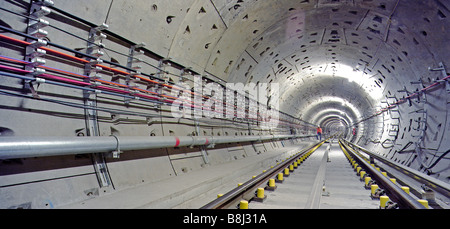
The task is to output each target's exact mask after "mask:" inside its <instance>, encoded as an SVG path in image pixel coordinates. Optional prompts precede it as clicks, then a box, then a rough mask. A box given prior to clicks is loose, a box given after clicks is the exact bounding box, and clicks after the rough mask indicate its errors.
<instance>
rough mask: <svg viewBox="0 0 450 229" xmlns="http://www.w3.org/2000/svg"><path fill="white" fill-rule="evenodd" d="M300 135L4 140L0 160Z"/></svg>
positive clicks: (31, 138) (1, 142)
mask: <svg viewBox="0 0 450 229" xmlns="http://www.w3.org/2000/svg"><path fill="white" fill-rule="evenodd" d="M306 137H311V136H299V135H267V136H236V137H228V136H202V137H194V136H180V137H175V136H167V137H125V136H124V137H122V136H101V137H1V138H0V160H5V159H17V158H30V157H47V156H61V155H76V154H90V153H110V152H114V151H132V150H145V149H157V148H168V147H185V146H192V147H193V146H214V145H217V144H225V143H238V142H254V141H267V140H283V139H291V138H306Z"/></svg>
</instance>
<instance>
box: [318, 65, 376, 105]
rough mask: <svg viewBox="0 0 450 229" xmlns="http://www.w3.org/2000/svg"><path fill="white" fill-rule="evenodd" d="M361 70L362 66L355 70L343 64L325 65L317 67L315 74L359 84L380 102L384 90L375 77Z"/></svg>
mask: <svg viewBox="0 0 450 229" xmlns="http://www.w3.org/2000/svg"><path fill="white" fill-rule="evenodd" d="M360 68H361V66H360V65H357V66H356V67H355V68H353V67H351V66H349V65H346V64H341V63H333V64H323V65H320V66H319V67H317V68H316V70H315V72H313V74H314V75H322V76H323V75H325V76H333V77H341V78H345V79H347V80H348V82H349V83H352V82H354V83H356V84H358V85H359V86H360V87H361V88H363V89H364V90H366V91H367V94H368V95H369V96H370V97H371V98H372V99H374V100H375V101H379V100H380V99H381V98H382V96H383V88H382V87H380V86H378V85H376V83H375V81H374V80H373V79H372V77H373V76H370V75H369V74H367V72H365V71H364V70H361V69H360ZM322 69H323V70H322Z"/></svg>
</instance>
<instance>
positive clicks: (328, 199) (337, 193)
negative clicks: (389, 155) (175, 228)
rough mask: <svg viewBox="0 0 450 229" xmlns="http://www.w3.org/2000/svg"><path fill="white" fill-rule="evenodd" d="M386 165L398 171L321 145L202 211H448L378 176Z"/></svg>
mask: <svg viewBox="0 0 450 229" xmlns="http://www.w3.org/2000/svg"><path fill="white" fill-rule="evenodd" d="M363 150H364V151H363ZM375 158H377V159H376V160H375ZM378 164H380V165H381V164H382V167H381V166H378ZM386 165H387V166H389V167H391V168H390V169H398V168H399V167H398V166H397V167H396V165H395V164H389V163H388V162H387V161H383V162H381V158H378V156H376V154H373V153H370V152H369V151H367V150H365V149H363V148H361V147H359V146H356V145H353V144H351V143H349V142H347V141H345V140H343V139H339V140H338V139H327V140H325V141H323V142H320V143H318V144H316V145H314V146H312V147H310V148H306V149H303V150H301V151H299V152H298V153H297V154H295V155H293V156H291V157H290V158H286V159H285V160H284V161H283V162H281V163H279V164H277V165H276V166H272V167H271V168H270V169H268V170H266V171H264V172H263V173H261V174H260V175H258V176H256V177H254V178H252V179H251V180H248V181H247V182H245V183H243V184H242V185H240V186H238V187H236V188H235V189H233V190H231V191H229V192H227V193H225V194H224V195H221V196H220V197H218V198H217V199H215V200H213V201H211V202H210V203H209V204H206V205H205V206H203V207H202V209H236V208H240V209H247V208H250V209H327V208H328V209H332V208H337V209H344V208H350V209H427V208H448V205H446V204H445V203H444V204H441V205H439V204H437V203H436V201H434V200H433V199H428V200H427V195H426V193H425V194H424V195H420V192H419V191H417V190H416V188H410V187H407V186H406V184H407V183H408V182H405V181H403V180H404V177H403V176H400V177H396V176H394V173H392V172H386V170H384V168H385V167H386ZM380 167H381V168H380ZM400 170H405V168H400ZM405 171H406V170H405ZM413 176H415V177H416V179H418V181H422V182H423V181H428V182H425V183H424V184H426V185H428V186H430V187H431V188H434V190H437V191H439V194H440V195H443V196H446V195H447V194H448V191H449V190H450V189H449V187H448V185H447V184H445V183H441V182H436V181H435V180H434V179H432V178H430V177H428V176H427V175H425V174H414V175H413ZM417 177H418V178H417ZM416 186H417V185H416ZM422 187H423V186H422ZM422 191H423V190H422ZM446 197H447V198H449V197H448V196H446ZM429 202H430V203H429Z"/></svg>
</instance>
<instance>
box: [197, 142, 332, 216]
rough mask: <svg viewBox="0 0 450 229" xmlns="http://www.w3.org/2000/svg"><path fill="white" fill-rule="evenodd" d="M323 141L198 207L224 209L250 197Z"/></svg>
mask: <svg viewBox="0 0 450 229" xmlns="http://www.w3.org/2000/svg"><path fill="white" fill-rule="evenodd" d="M325 141H327V140H324V141H322V142H319V143H317V144H314V145H313V146H310V147H308V148H306V149H303V150H301V152H299V153H298V154H296V155H295V157H292V158H289V159H288V160H286V161H284V162H282V163H280V164H279V165H276V166H274V167H273V168H271V169H269V170H267V171H266V172H263V173H261V174H259V175H258V176H256V177H255V178H253V179H251V180H249V181H247V182H245V183H244V184H242V185H241V186H239V187H237V188H234V189H233V190H231V191H229V192H228V193H226V194H224V195H223V196H221V197H219V198H217V199H215V200H213V201H211V202H210V203H208V204H206V205H205V206H203V207H201V208H200V209H224V208H228V207H230V206H234V205H235V204H236V202H237V201H239V200H240V199H246V198H247V199H248V197H249V196H250V197H252V196H254V192H255V189H256V188H258V187H260V186H262V185H264V184H266V183H267V181H268V180H269V179H271V178H272V177H274V176H276V175H277V174H278V173H280V172H281V171H283V170H284V169H285V168H286V167H289V165H290V164H292V163H294V161H296V160H298V159H299V158H300V157H302V156H303V155H304V154H306V153H307V152H309V151H313V150H316V149H318V148H319V147H320V146H321V145H322V144H323V143H325Z"/></svg>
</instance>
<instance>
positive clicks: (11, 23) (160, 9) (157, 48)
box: [0, 0, 450, 207]
mask: <svg viewBox="0 0 450 229" xmlns="http://www.w3.org/2000/svg"><path fill="white" fill-rule="evenodd" d="M0 7H2V8H3V9H6V10H9V11H11V12H13V13H19V14H21V15H29V12H30V9H29V7H30V4H29V2H28V1H18V2H6V1H4V2H2V3H0ZM54 7H55V8H58V9H61V10H63V11H66V12H68V13H70V14H73V15H75V16H78V17H80V18H82V19H84V20H86V21H88V22H91V23H92V24H94V25H101V24H102V23H106V24H107V25H108V26H109V27H108V29H107V30H108V31H111V32H113V33H115V34H118V35H120V36H122V37H123V38H125V39H126V40H129V41H131V42H133V43H134V44H139V43H141V42H144V43H145V44H146V45H145V53H144V55H143V56H142V59H143V60H144V63H141V64H140V65H141V68H139V69H138V70H139V71H140V72H142V73H147V74H148V75H149V76H154V77H158V78H159V79H162V80H164V81H165V82H166V83H167V82H174V83H181V82H184V83H187V85H188V87H193V86H195V85H193V83H194V81H193V80H192V79H193V77H194V76H203V79H204V81H208V82H211V81H214V82H217V83H220V84H225V83H244V84H246V85H248V84H252V85H254V86H261V85H263V86H264V87H267V88H265V89H266V90H267V91H266V93H267V95H266V97H267V98H270V97H272V98H274V99H273V100H272V102H273V103H275V104H276V105H278V108H279V110H280V111H282V112H283V115H281V118H282V119H284V120H286V121H287V123H288V124H289V125H279V126H278V128H269V129H268V128H261V127H260V126H258V125H257V124H255V123H254V122H249V121H248V120H247V121H246V120H243V121H241V122H230V121H229V120H224V119H217V120H200V123H198V122H196V121H195V120H189V119H174V118H172V117H170V115H169V112H167V111H168V110H170V107H169V106H164V105H163V106H161V107H160V106H158V104H151V105H149V104H147V103H131V104H124V101H125V100H126V98H116V97H114V96H109V95H97V97H96V101H97V103H98V104H99V105H101V106H102V107H104V108H108V109H119V110H120V109H125V110H126V111H127V112H128V113H130V112H135V113H133V114H131V115H130V114H119V113H117V114H115V113H114V112H110V111H107V112H102V111H99V112H98V114H97V115H98V117H97V118H98V121H99V127H98V132H99V133H98V135H100V136H108V135H120V136H186V135H208V136H214V135H221V136H228V135H229V136H233V135H234V136H245V135H255V134H256V135H267V134H288V133H292V130H293V129H295V132H296V133H297V134H299V133H301V134H305V135H308V134H314V126H316V125H322V126H323V127H330V128H331V127H335V128H337V126H340V127H341V124H342V126H343V127H342V128H344V129H345V131H346V132H345V134H346V136H347V138H348V139H350V140H352V141H353V142H355V143H357V144H360V145H361V146H363V147H366V148H368V149H370V150H373V151H376V152H378V153H380V154H381V155H384V156H386V157H387V158H389V159H391V160H394V161H397V162H399V163H402V164H405V165H408V166H410V167H412V168H414V169H417V170H420V171H422V172H425V173H428V174H429V175H432V176H434V177H437V178H438V179H441V180H443V181H446V182H449V177H450V173H449V171H448V165H449V159H448V156H446V152H448V149H449V148H450V144H449V143H448V137H447V135H448V130H449V128H450V126H449V125H450V123H449V122H447V117H449V114H448V92H447V89H448V83H446V82H438V80H439V79H443V78H445V77H446V75H445V73H443V72H444V71H430V70H429V67H430V68H432V69H436V68H438V67H439V64H440V63H443V65H444V68H445V66H446V65H448V61H447V60H448V59H449V57H450V56H449V53H450V46H448V45H446V44H448V42H449V38H448V37H449V36H448V35H449V33H448V31H449V19H448V18H449V15H450V11H449V9H450V5H449V3H448V2H446V1H439V0H435V1H406V0H400V1H397V0H390V1H387V0H369V1H368V0H360V1H346V0H341V1H328V0H306V1H293V0H278V1H256V0H246V1H241V0H239V1H219V0H217V1H215V0H213V1H206V0H183V1H171V3H170V4H167V1H163V0H160V1H129V0H126V1H125V0H114V1H111V0H102V1H95V2H94V3H93V2H92V1H88V0H80V1H68V0H55V1H54ZM13 13H10V12H7V11H4V10H2V22H3V23H2V26H5V27H8V28H12V29H14V30H17V31H20V32H25V33H26V31H27V27H28V26H27V20H26V18H23V17H20V16H18V15H15V14H13ZM3 15H4V16H3ZM44 18H45V19H46V20H48V21H49V22H50V25H52V26H54V27H46V28H45V30H47V31H48V35H47V36H46V39H47V40H48V41H50V42H53V43H56V44H61V45H64V46H65V47H68V48H70V49H75V50H79V51H80V52H86V51H87V50H86V45H87V43H86V40H81V39H79V38H77V37H74V36H73V35H68V34H67V33H65V32H64V31H67V32H70V33H72V34H74V35H76V36H79V37H81V38H84V39H88V37H89V30H90V29H91V26H88V25H86V24H85V23H82V22H80V21H77V20H73V19H68V17H66V16H64V15H61V14H60V13H51V14H49V15H47V16H46V17H44ZM58 29H61V30H58ZM2 34H4V35H8V36H11V37H15V38H17V39H22V40H24V38H23V37H21V36H18V35H14V34H11V33H8V32H4V31H2ZM1 42H2V43H1V44H2V49H1V53H0V54H1V55H2V56H8V57H12V58H16V59H20V60H24V53H25V50H24V49H23V47H21V46H20V45H17V44H11V43H10V42H7V41H5V40H4V39H2V41H1ZM102 43H103V44H104V46H105V47H106V48H108V49H104V50H103V51H104V53H105V55H103V56H102V58H103V59H105V60H108V61H111V62H117V63H119V64H121V65H123V66H126V65H127V64H130V63H129V61H128V57H127V56H126V55H123V54H129V52H130V50H131V49H130V46H131V45H130V44H129V43H126V42H124V41H123V40H118V39H115V38H111V37H109V38H107V39H103V40H102ZM114 51H116V52H119V53H122V54H119V53H116V52H114ZM46 61H47V65H49V66H52V67H54V68H58V69H63V70H66V71H71V72H76V73H79V74H84V73H85V69H84V68H85V65H84V64H82V63H76V62H75V61H71V60H65V59H64V58H61V57H57V56H49V55H47V56H46ZM6 65H10V66H14V67H17V66H15V65H14V64H12V63H7V64H6ZM108 66H110V67H113V68H114V66H112V65H108ZM131 66H133V65H131ZM446 69H448V68H446ZM101 75H102V79H105V80H111V81H112V82H117V83H123V84H125V83H130V82H125V79H124V78H121V77H118V75H119V74H116V73H114V72H113V73H105V72H101ZM114 79H116V80H114ZM186 79H187V80H186ZM436 82H438V85H435V86H433V87H432V88H430V89H429V90H426V91H425V92H424V93H420V94H419V95H418V96H414V97H412V98H411V99H404V98H405V97H408V96H409V95H411V94H413V93H416V92H418V91H420V90H423V89H424V88H427V87H428V86H430V85H433V84H434V83H436ZM1 83H2V85H3V87H2V91H8V92H11V91H12V92H14V93H23V91H22V90H23V89H22V87H23V84H22V81H21V80H17V79H11V78H6V77H3V78H2V79H1ZM140 83H142V81H141V82H131V84H135V85H139V84H140ZM274 83H277V84H278V90H277V91H275V90H273V91H272V89H271V88H270V87H269V85H270V84H274ZM146 89H148V90H155V91H156V90H165V89H164V88H162V89H161V87H158V85H156V84H155V85H151V84H148V85H147V88H146ZM166 89H167V88H166ZM37 90H38V94H41V95H44V96H47V97H48V98H58V99H62V100H64V101H65V102H80V101H82V100H83V95H82V93H80V91H79V90H76V89H73V88H72V89H61V88H58V87H54V86H51V85H48V84H42V85H38V87H37ZM172 92H173V91H170V90H169V91H167V93H172ZM25 94H26V93H25ZM61 94H63V95H64V96H63V97H62V98H61V97H60V96H59V95H61ZM44 96H43V97H44ZM277 98H278V99H277ZM274 100H276V101H274ZM403 100H404V102H403ZM1 101H2V108H3V109H2V110H1V113H2V119H1V121H2V124H1V125H0V127H1V128H2V129H1V130H0V131H1V134H2V135H3V136H4V135H14V136H84V135H89V130H88V129H87V128H86V121H85V117H86V113H85V110H84V109H80V108H77V107H70V106H65V105H63V104H54V103H44V102H39V101H34V100H30V99H23V98H17V97H10V96H6V95H5V94H4V93H3V94H2V95H1ZM397 104H398V105H397ZM386 107H388V108H389V109H385V108H386ZM136 113H140V114H141V115H135V114H136ZM142 113H145V115H142ZM161 115H162V116H161ZM342 120H344V121H342ZM352 128H356V135H355V136H353V134H352ZM325 131H326V130H325ZM291 143H293V142H291ZM283 144H285V143H283ZM283 144H282V143H281V142H265V143H261V144H246V145H245V144H244V145H240V144H234V145H229V146H226V147H225V146H223V147H218V148H215V149H207V154H208V155H209V157H210V160H211V163H223V162H226V161H229V160H233V159H239V158H242V157H244V156H245V155H247V156H249V155H253V154H254V155H257V154H259V153H261V152H264V151H265V150H269V149H270V147H281V146H282V145H283ZM201 154H202V150H200V149H198V148H194V149H188V148H182V149H161V150H157V151H152V155H156V156H154V157H151V158H148V157H147V156H145V155H146V154H145V152H138V153H135V154H133V156H129V155H127V154H124V156H123V157H122V158H121V159H120V160H119V161H114V160H111V159H105V160H106V161H107V162H108V163H107V165H108V166H109V171H110V173H111V174H110V177H112V179H113V180H114V179H116V182H115V185H116V186H117V187H116V188H120V187H125V186H133V185H136V184H137V183H139V182H144V181H145V182H149V181H154V180H158V179H163V178H165V177H170V176H173V175H176V174H178V173H180V174H181V173H184V172H189V171H191V170H196V169H201V168H202V167H203V166H205V165H204V164H205V163H204V161H203V160H202V157H201ZM243 155H244V156H243ZM30 160H31V161H30ZM91 160H92V158H89V157H85V156H82V155H80V156H77V157H76V160H73V158H71V157H59V158H52V160H49V161H52V163H50V162H48V163H43V162H44V161H45V160H42V159H28V160H20V159H18V160H12V161H2V163H3V164H2V166H9V167H8V171H6V170H5V169H2V170H3V172H4V175H5V176H4V177H6V178H7V179H8V181H7V182H5V183H4V184H3V186H2V189H3V190H5V189H9V190H7V191H4V193H7V194H8V195H9V194H10V193H12V192H13V191H14V190H18V189H22V188H23V187H24V185H31V186H33V185H34V186H33V187H34V189H43V190H47V191H46V192H48V189H49V187H51V186H52V185H53V186H54V187H57V186H64V188H62V190H68V189H70V188H68V187H72V186H74V185H75V186H77V190H83V191H85V192H86V193H89V191H86V190H95V189H96V187H98V183H97V182H98V180H97V178H96V176H95V173H96V172H95V171H92V168H91V167H92V165H91V163H92V161H91ZM98 160H102V159H101V158H100V159H98ZM113 162H114V163H113ZM31 167H33V168H31ZM3 168H6V167H3ZM131 168H132V169H131ZM52 170H55V171H56V170H57V171H63V173H64V174H62V175H61V174H59V175H57V176H56V175H55V174H54V172H52ZM155 170H157V171H159V172H158V175H157V174H155V173H154V171H155ZM5 171H6V172H5ZM124 171H126V172H124ZM23 174H26V176H25V175H23ZM30 174H31V176H29V175H30ZM55 177H56V178H57V180H63V181H64V182H59V183H58V182H54V181H53V180H55V179H54V178H55ZM130 177H134V178H133V179H131V180H130ZM50 180H52V184H51V185H48V184H46V183H45V182H46V181H50ZM46 186H47V187H46ZM36 187H37V188H36ZM100 190H103V189H100ZM106 191H109V190H108V189H106ZM28 195H30V194H24V196H28ZM57 196H58V198H60V200H58V201H56V202H58V203H59V204H61V205H63V204H64V203H67V202H70V201H76V200H77V199H78V200H79V199H83V198H87V197H86V196H80V195H79V194H75V193H72V192H67V193H66V194H64V195H62V194H58V195H57ZM22 199H23V201H22ZM22 199H21V200H18V201H12V202H10V203H9V205H8V206H6V207H9V206H12V205H14V204H21V203H22V202H27V201H26V200H29V199H32V198H31V197H24V198H22ZM69 200H70V201H69ZM21 201H22V202H21ZM54 202H55V201H54ZM13 203H14V204H13Z"/></svg>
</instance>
